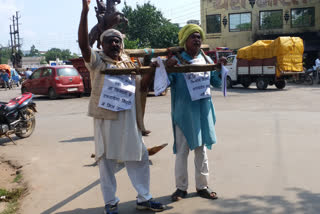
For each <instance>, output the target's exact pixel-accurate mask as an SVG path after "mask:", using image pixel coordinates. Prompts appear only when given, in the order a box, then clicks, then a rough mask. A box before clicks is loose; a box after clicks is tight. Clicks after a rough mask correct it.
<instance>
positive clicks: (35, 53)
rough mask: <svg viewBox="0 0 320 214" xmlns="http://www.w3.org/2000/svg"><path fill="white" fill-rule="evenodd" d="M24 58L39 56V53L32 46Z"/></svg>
mask: <svg viewBox="0 0 320 214" xmlns="http://www.w3.org/2000/svg"><path fill="white" fill-rule="evenodd" d="M26 56H30V57H32V56H40V52H39V50H38V49H36V47H35V46H34V45H32V46H31V48H30V53H29V54H27V55H26Z"/></svg>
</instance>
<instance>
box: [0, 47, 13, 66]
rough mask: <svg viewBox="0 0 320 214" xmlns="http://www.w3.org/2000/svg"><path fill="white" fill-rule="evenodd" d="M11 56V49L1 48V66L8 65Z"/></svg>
mask: <svg viewBox="0 0 320 214" xmlns="http://www.w3.org/2000/svg"><path fill="white" fill-rule="evenodd" d="M10 56H11V49H10V48H7V47H3V48H0V64H8V59H10Z"/></svg>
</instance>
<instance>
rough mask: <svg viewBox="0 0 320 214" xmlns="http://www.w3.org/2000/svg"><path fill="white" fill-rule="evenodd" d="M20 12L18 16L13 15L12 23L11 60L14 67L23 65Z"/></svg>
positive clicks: (17, 13)
mask: <svg viewBox="0 0 320 214" xmlns="http://www.w3.org/2000/svg"><path fill="white" fill-rule="evenodd" d="M19 18H20V17H19V12H18V11H17V12H16V16H14V15H13V16H12V25H10V39H11V62H12V65H13V67H14V68H21V67H22V62H21V59H22V56H21V50H20V47H21V44H20V35H19Z"/></svg>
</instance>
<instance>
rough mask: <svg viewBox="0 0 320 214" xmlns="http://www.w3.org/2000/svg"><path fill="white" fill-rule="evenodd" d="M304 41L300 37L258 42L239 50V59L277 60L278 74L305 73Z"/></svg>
mask: <svg viewBox="0 0 320 214" xmlns="http://www.w3.org/2000/svg"><path fill="white" fill-rule="evenodd" d="M303 51H304V48H303V40H302V39H301V38H299V37H289V36H288V37H278V38H277V39H275V40H258V41H257V42H255V43H253V44H252V45H250V46H246V47H244V48H241V49H239V50H238V53H237V58H238V59H245V60H249V61H251V60H256V59H271V58H276V74H277V76H278V77H279V76H281V75H282V74H284V73H287V72H303V62H302V60H303Z"/></svg>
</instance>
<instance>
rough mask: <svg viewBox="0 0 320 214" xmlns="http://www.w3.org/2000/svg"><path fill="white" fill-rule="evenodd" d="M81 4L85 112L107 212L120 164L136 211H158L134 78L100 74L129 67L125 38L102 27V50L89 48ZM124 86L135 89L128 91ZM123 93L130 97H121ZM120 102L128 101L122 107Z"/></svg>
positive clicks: (113, 209)
mask: <svg viewBox="0 0 320 214" xmlns="http://www.w3.org/2000/svg"><path fill="white" fill-rule="evenodd" d="M82 3H83V10H82V14H81V20H80V25H79V32H78V36H79V46H80V49H81V52H82V55H83V58H84V61H85V64H86V67H87V68H88V70H89V71H90V78H91V85H92V91H91V97H90V102H89V109H88V115H89V116H91V117H93V118H94V119H93V120H94V141H95V151H96V160H97V162H98V165H99V171H100V182H101V190H102V194H103V198H104V202H105V213H107V214H117V213H118V209H117V204H118V202H119V198H118V197H116V187H117V183H116V178H115V173H116V172H117V171H119V170H120V169H121V168H123V167H126V169H127V172H128V175H129V177H130V180H131V182H132V185H133V186H134V188H135V190H136V191H137V193H138V195H137V209H149V210H152V211H162V210H163V209H164V208H163V205H162V204H161V203H159V202H156V201H154V200H152V196H151V194H150V192H149V183H150V172H149V156H148V151H147V149H146V147H145V146H144V144H143V140H142V135H141V131H140V130H139V128H138V125H137V119H136V105H135V100H136V98H135V95H136V91H135V84H136V81H135V76H124V75H122V76H109V75H104V74H102V73H101V71H103V70H105V69H106V68H110V67H116V68H125V67H130V66H132V63H131V62H130V59H129V58H128V57H127V56H126V55H125V54H123V48H124V47H123V36H122V34H121V33H120V32H119V31H117V30H115V29H109V30H106V31H105V32H103V33H102V35H101V37H100V41H101V43H102V47H103V51H102V52H97V51H93V50H91V48H90V46H89V42H88V41H89V40H88V23H87V14H88V10H89V4H90V0H83V1H82ZM111 80H112V81H113V82H112V81H111ZM112 84H114V85H112ZM127 88H130V89H133V91H126V90H127ZM108 90H109V91H108ZM120 92H121V93H120ZM123 94H125V95H128V96H127V97H123V96H122V95H123ZM126 99H127V100H126ZM123 100H124V101H125V102H123ZM123 103H125V104H126V105H125V106H123ZM138 106H139V105H138Z"/></svg>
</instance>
